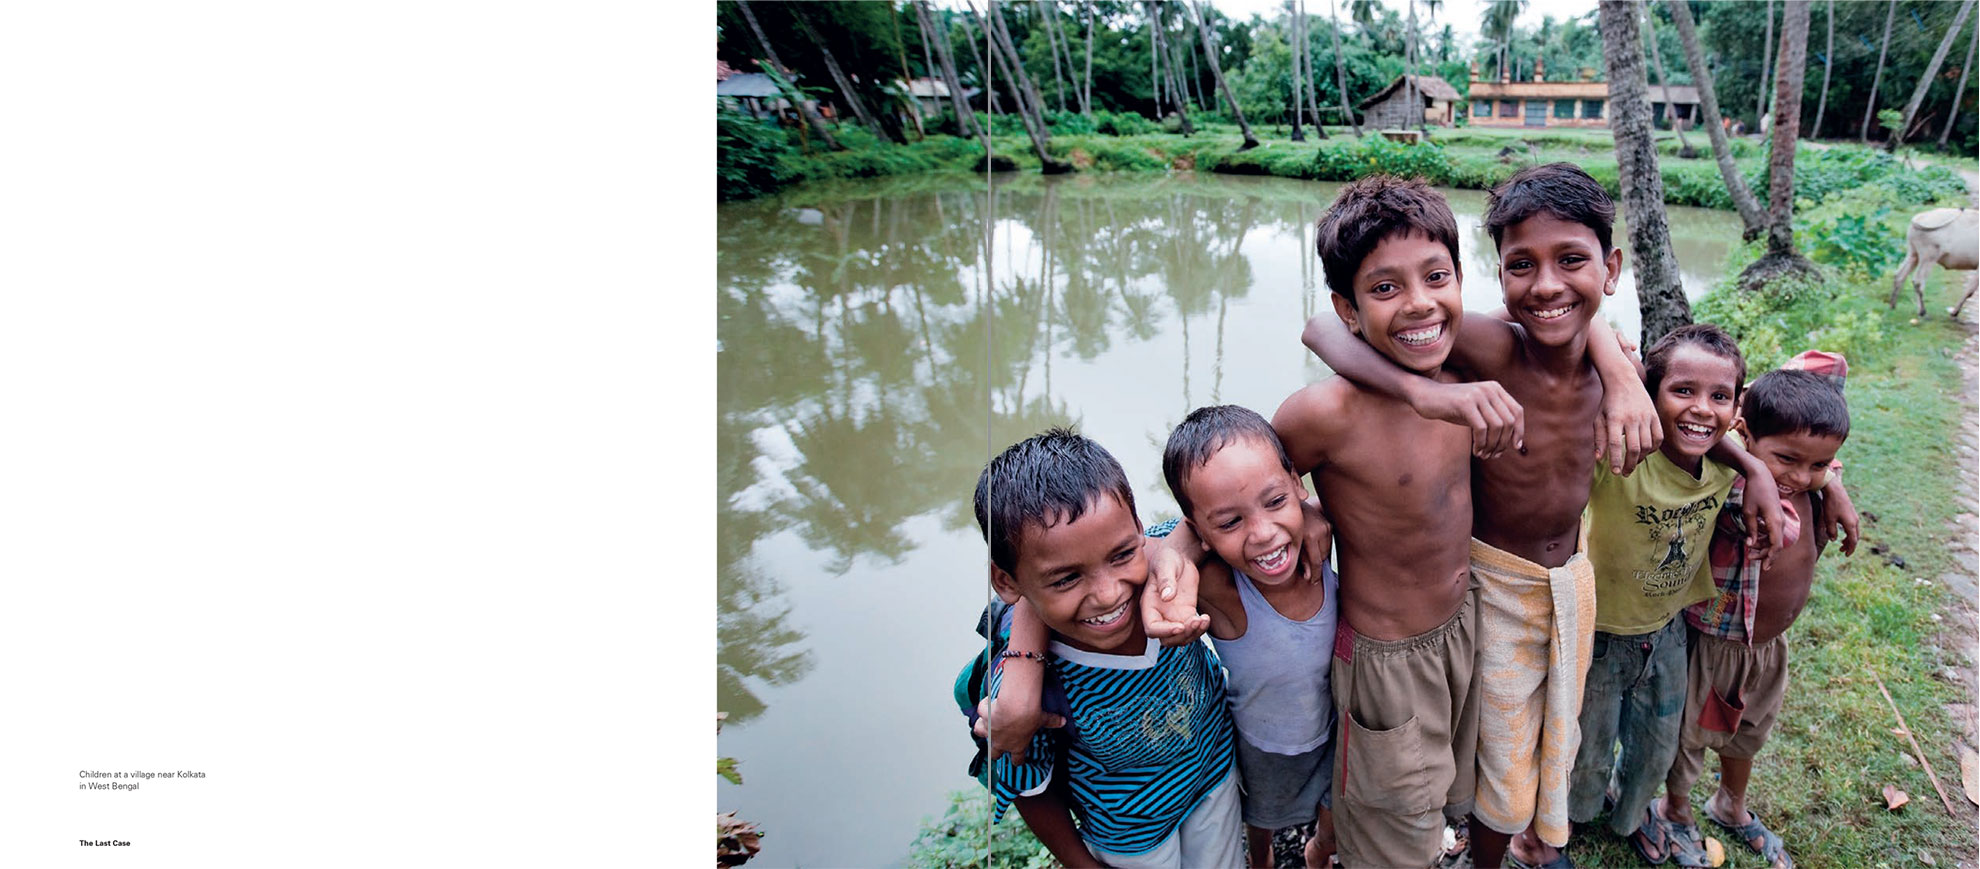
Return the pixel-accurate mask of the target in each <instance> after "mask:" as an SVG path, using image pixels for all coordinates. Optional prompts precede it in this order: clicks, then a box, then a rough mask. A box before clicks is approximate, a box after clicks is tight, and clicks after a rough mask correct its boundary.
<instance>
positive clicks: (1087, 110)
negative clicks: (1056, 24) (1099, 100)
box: [1079, 0, 1093, 118]
mask: <svg viewBox="0 0 1980 869" xmlns="http://www.w3.org/2000/svg"><path fill="white" fill-rule="evenodd" d="M1079 110H1080V112H1082V113H1084V114H1085V115H1086V116H1087V117H1089V118H1090V117H1093V0H1086V81H1085V82H1083V83H1081V87H1080V91H1079Z"/></svg>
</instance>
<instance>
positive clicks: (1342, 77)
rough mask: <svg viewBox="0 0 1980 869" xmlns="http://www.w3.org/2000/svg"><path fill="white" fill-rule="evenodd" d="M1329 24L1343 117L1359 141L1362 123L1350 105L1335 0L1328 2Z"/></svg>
mask: <svg viewBox="0 0 1980 869" xmlns="http://www.w3.org/2000/svg"><path fill="white" fill-rule="evenodd" d="M1327 23H1328V25H1329V27H1328V29H1329V30H1330V31H1332V33H1333V35H1334V82H1335V83H1336V84H1338V85H1339V86H1340V93H1341V115H1342V116H1344V117H1346V118H1347V122H1348V128H1349V129H1351V130H1353V131H1354V137H1355V138H1357V139H1359V138H1361V123H1360V122H1359V121H1356V120H1355V119H1354V109H1353V108H1352V107H1350V106H1349V105H1348V94H1347V60H1346V59H1345V58H1343V57H1341V19H1340V14H1339V13H1338V12H1337V11H1336V9H1335V6H1334V0H1327Z"/></svg>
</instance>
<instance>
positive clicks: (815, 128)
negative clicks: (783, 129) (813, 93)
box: [736, 0, 846, 151]
mask: <svg viewBox="0 0 1980 869" xmlns="http://www.w3.org/2000/svg"><path fill="white" fill-rule="evenodd" d="M736 8H737V9H738V10H741V12H742V14H743V20H744V21H747V22H749V30H750V32H751V33H754V34H756V42H757V44H759V45H761V46H763V56H764V57H767V58H769V59H770V65H771V66H774V67H776V68H777V74H778V76H780V77H788V76H789V75H790V69H791V68H790V67H788V66H785V65H784V62H783V61H781V60H778V59H777V49H774V48H771V47H770V38H769V37H767V36H764V35H763V25H761V24H758V23H756V15H755V14H754V13H752V12H750V11H749V4H748V3H747V2H744V0H736ZM785 98H786V99H788V100H790V101H791V104H792V105H793V106H796V107H797V110H798V114H799V115H801V116H803V117H804V122H805V123H806V124H808V125H810V126H811V132H812V133H813V134H814V135H816V136H818V138H819V140H820V141H823V142H824V143H825V147H827V148H830V149H832V150H834V151H843V150H845V149H846V146H844V145H841V144H839V140H838V139H836V138H834V137H833V136H832V131H831V129H830V128H828V127H826V126H825V119H824V118H823V117H820V116H819V114H818V109H817V107H815V106H813V105H812V104H811V103H810V102H809V101H807V100H805V98H804V94H803V93H801V92H798V91H797V90H796V89H795V88H793V89H792V90H791V92H790V93H788V94H785Z"/></svg>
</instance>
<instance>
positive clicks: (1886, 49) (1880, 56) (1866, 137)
mask: <svg viewBox="0 0 1980 869" xmlns="http://www.w3.org/2000/svg"><path fill="white" fill-rule="evenodd" d="M1886 5H1887V6H1888V7H1889V11H1887V12H1885V13H1884V44H1883V46H1882V47H1881V48H1878V49H1877V74H1876V75H1873V76H1871V77H1870V100H1869V104H1868V105H1865V106H1864V107H1863V129H1862V130H1860V131H1858V132H1857V134H1856V141H1858V142H1861V143H1863V144H1865V145H1868V144H1870V119H1871V118H1874V117H1876V116H1877V86H1878V85H1879V84H1882V83H1883V81H1884V56H1885V55H1887V54H1889V53H1890V50H1891V21H1892V19H1895V18H1896V17H1897V0H1888V2H1887V3H1886Z"/></svg>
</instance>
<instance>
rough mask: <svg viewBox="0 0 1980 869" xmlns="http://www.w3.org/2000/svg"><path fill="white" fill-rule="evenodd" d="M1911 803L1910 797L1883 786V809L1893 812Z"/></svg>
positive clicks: (1890, 787)
mask: <svg viewBox="0 0 1980 869" xmlns="http://www.w3.org/2000/svg"><path fill="white" fill-rule="evenodd" d="M1908 802H1911V795H1910V794H1907V793H1905V792H1904V791H1901V790H1898V789H1897V788H1895V787H1892V786H1890V785H1884V808H1887V809H1890V810H1891V811H1893V812H1895V811H1897V810H1898V809H1901V808H1903V807H1904V804H1905V803H1908Z"/></svg>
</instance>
